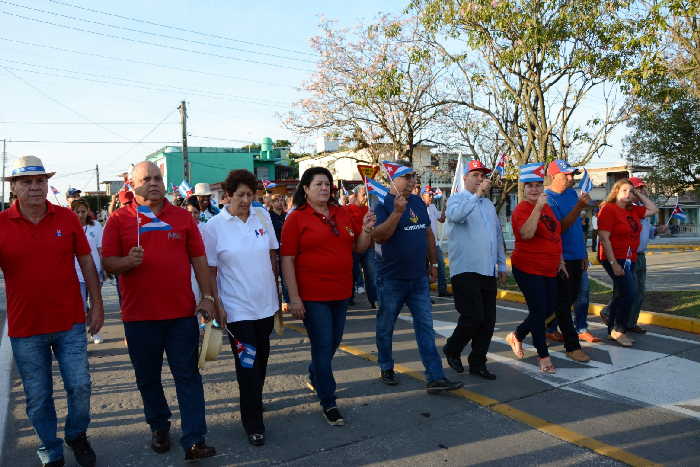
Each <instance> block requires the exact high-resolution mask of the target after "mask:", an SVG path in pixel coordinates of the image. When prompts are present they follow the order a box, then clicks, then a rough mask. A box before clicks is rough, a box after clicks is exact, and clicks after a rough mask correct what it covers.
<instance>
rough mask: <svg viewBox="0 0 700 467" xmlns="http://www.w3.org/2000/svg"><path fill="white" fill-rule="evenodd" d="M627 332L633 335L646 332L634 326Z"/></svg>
mask: <svg viewBox="0 0 700 467" xmlns="http://www.w3.org/2000/svg"><path fill="white" fill-rule="evenodd" d="M628 331H629V332H633V333H635V334H646V333H647V330H646V329H644V328H640V327H639V326H635V327H633V328H630V329H628Z"/></svg>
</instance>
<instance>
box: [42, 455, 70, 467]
mask: <svg viewBox="0 0 700 467" xmlns="http://www.w3.org/2000/svg"><path fill="white" fill-rule="evenodd" d="M64 465H66V461H65V460H63V458H62V457H61V458H60V459H56V460H55V461H51V462H49V463H47V464H44V467H63V466H64Z"/></svg>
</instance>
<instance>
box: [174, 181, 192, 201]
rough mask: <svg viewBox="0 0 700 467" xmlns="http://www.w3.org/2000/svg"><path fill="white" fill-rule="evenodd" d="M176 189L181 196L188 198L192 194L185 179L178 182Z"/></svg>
mask: <svg viewBox="0 0 700 467" xmlns="http://www.w3.org/2000/svg"><path fill="white" fill-rule="evenodd" d="M177 191H178V192H179V193H180V195H181V196H182V197H183V198H189V197H190V196H192V187H191V186H190V184H189V183H187V182H186V181H185V180H183V181H182V182H180V186H178V187H177Z"/></svg>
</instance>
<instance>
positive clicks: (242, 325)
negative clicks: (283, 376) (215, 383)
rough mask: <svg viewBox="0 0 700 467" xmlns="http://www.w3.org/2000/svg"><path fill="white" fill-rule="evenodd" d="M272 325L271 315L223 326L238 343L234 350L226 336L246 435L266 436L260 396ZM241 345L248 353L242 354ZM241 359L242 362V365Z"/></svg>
mask: <svg viewBox="0 0 700 467" xmlns="http://www.w3.org/2000/svg"><path fill="white" fill-rule="evenodd" d="M274 322H275V320H274V316H270V317H269V318H263V319H258V320H247V321H235V322H233V323H228V324H227V325H226V327H227V328H228V330H229V331H231V333H232V334H233V335H234V336H235V337H236V340H238V342H239V344H238V347H237V346H236V342H235V341H234V340H233V338H232V337H231V336H230V335H229V334H228V333H227V335H228V340H229V343H230V344H231V350H232V351H233V356H234V359H235V360H236V380H237V381H238V391H239V399H238V405H239V407H240V410H241V422H242V423H243V428H244V429H245V431H246V433H248V434H249V435H252V434H263V433H265V424H264V423H263V403H262V393H263V386H264V385H265V375H266V374H267V360H268V358H269V357H270V333H272V328H273V326H274ZM241 345H243V346H245V348H246V349H247V350H246V351H244V352H241V350H242V347H241ZM251 347H252V349H253V351H254V352H255V354H254V357H253V358H252V360H253V362H250V355H251V352H250V349H251ZM237 349H238V351H237ZM241 356H243V358H244V362H241Z"/></svg>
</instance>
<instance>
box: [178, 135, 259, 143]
mask: <svg viewBox="0 0 700 467" xmlns="http://www.w3.org/2000/svg"><path fill="white" fill-rule="evenodd" d="M190 138H203V139H211V140H215V141H231V142H234V143H249V144H256V142H255V141H248V140H245V139H231V138H219V137H217V136H199V135H190Z"/></svg>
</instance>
